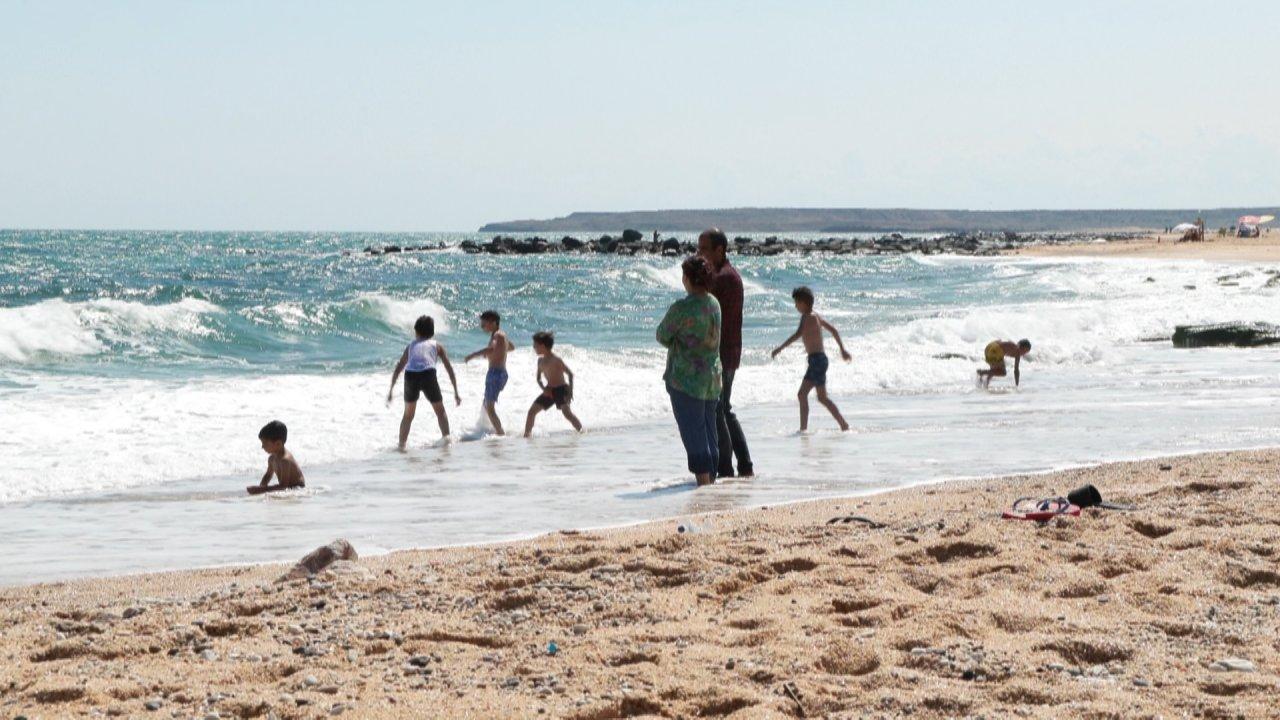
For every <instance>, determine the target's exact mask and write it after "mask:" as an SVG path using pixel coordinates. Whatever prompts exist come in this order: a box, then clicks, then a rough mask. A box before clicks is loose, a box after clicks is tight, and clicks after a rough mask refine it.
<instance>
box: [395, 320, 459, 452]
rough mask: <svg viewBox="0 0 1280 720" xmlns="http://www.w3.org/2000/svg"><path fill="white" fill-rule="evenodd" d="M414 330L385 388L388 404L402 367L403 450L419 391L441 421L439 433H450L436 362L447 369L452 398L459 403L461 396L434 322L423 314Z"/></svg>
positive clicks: (401, 420) (416, 406)
mask: <svg viewBox="0 0 1280 720" xmlns="http://www.w3.org/2000/svg"><path fill="white" fill-rule="evenodd" d="M413 332H414V335H416V336H417V337H415V338H414V340H413V342H411V343H409V345H408V347H406V348H405V349H404V354H402V355H401V356H400V362H398V363H396V369H395V370H394V371H393V372H392V373H391V388H390V389H388V390H387V404H388V405H390V404H391V397H392V395H393V393H395V390H396V380H397V379H398V378H399V377H400V371H401V370H403V371H404V417H402V418H400V449H401V450H404V446H405V443H406V442H408V440H409V428H410V427H412V426H413V416H414V413H415V412H417V408H418V395H419V394H422V395H426V396H427V402H429V403H431V409H432V410H435V411H436V422H438V423H439V424H440V437H442V438H447V437H449V416H448V415H446V414H445V412H444V397H443V396H442V395H441V394H440V381H439V379H438V378H437V377H436V365H437V364H439V365H443V366H444V369H445V372H447V373H449V382H451V383H453V399H454V402H456V403H457V404H459V405H461V404H462V397H461V396H460V395H458V379H457V378H456V377H454V375H453V366H452V365H450V364H449V356H448V355H446V354H445V352H444V346H443V345H441V344H440V343H439V341H437V340H435V339H434V338H435V334H436V323H435V320H432V319H431V318H430V317H427V316H426V315H423V316H421V317H419V318H418V319H417V321H416V322H414V323H413Z"/></svg>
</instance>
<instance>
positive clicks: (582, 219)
mask: <svg viewBox="0 0 1280 720" xmlns="http://www.w3.org/2000/svg"><path fill="white" fill-rule="evenodd" d="M1277 208H1280V206H1269V207H1247V208H1215V209H1212V210H1194V209H1192V210H912V209H907V208H726V209H723V210H637V211H632V212H575V213H572V214H570V215H566V216H565V217H559V218H552V219H550V220H511V221H507V222H494V223H489V224H488V225H485V226H484V227H482V228H480V232H619V231H621V230H622V229H624V228H634V229H636V230H640V231H641V232H649V231H652V230H661V231H663V232H696V231H698V230H702V229H704V228H708V227H712V226H716V227H720V228H723V229H724V230H725V231H726V232H729V233H731V234H732V233H738V232H824V233H840V232H978V231H984V230H985V231H1002V230H1012V231H1014V232H1074V231H1081V230H1149V229H1155V228H1166V227H1172V226H1174V225H1177V224H1178V223H1184V222H1194V221H1195V219H1196V217H1197V216H1199V217H1203V218H1204V221H1205V225H1206V226H1207V227H1210V228H1216V227H1226V226H1229V225H1234V224H1235V222H1236V218H1238V217H1240V216H1241V215H1275V214H1280V213H1277Z"/></svg>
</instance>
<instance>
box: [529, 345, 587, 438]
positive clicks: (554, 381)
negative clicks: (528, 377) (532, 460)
mask: <svg viewBox="0 0 1280 720" xmlns="http://www.w3.org/2000/svg"><path fill="white" fill-rule="evenodd" d="M555 344H556V337H555V335H552V334H551V333H549V332H539V333H534V334H533V351H534V352H535V353H537V354H538V372H537V376H536V379H537V381H538V387H540V388H542V394H541V395H539V396H538V397H537V399H535V400H534V401H533V404H532V405H530V406H529V416H528V417H527V418H526V419H525V421H524V436H525V437H529V435H530V433H532V432H533V421H534V420H535V419H537V417H538V413H540V412H542V411H543V410H550V409H551V406H552V405H555V406H556V407H557V408H559V409H560V412H561V413H563V414H564V417H565V419H566V420H568V421H569V424H570V425H573V429H574V430H577V431H578V432H582V423H581V422H579V421H578V417H577V416H576V415H574V414H573V411H572V410H570V409H569V404H570V403H571V402H573V371H572V370H570V369H569V366H568V365H566V364H565V362H564V359H563V358H561V357H560V356H559V355H556V354H555V353H553V352H551V348H552V347H554V346H555ZM566 376H567V377H568V381H567V382H566V381H565V377H566ZM544 377H545V378H546V382H543V380H542V379H543V378H544Z"/></svg>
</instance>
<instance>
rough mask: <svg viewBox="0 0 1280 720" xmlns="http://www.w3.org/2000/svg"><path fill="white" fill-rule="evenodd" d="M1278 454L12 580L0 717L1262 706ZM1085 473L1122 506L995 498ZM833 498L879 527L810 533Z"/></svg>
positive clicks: (1272, 612) (4, 622)
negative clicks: (318, 566) (1028, 503)
mask: <svg viewBox="0 0 1280 720" xmlns="http://www.w3.org/2000/svg"><path fill="white" fill-rule="evenodd" d="M1277 469H1280V451H1252V452H1238V453H1218V454H1208V455H1198V456H1189V457H1184V458H1176V459H1170V460H1153V461H1144V462H1137V463H1121V464H1113V465H1105V466H1101V467H1097V468H1090V469H1081V470H1073V471H1067V472H1062V473H1055V474H1049V475H1039V476H1027V477H1014V478H1005V479H993V480H978V481H965V482H951V483H945V484H940V485H934V486H925V487H918V488H912V489H907V490H901V491H894V492H890V493H885V494H882V495H875V496H870V497H864V498H858V499H843V500H819V501H813V502H807V503H801V504H796V505H787V506H782V507H776V508H766V509H756V510H747V511H737V512H728V513H721V514H717V515H713V516H709V517H706V518H699V519H698V521H697V522H698V524H699V525H700V526H701V527H702V528H703V529H702V531H700V532H697V533H694V534H680V533H677V532H676V531H675V527H676V522H675V521H668V522H658V523H652V524H649V525H644V526H638V527H632V528H623V529H618V530H611V531H600V532H563V533H557V534H553V535H549V536H545V537H541V538H537V539H534V540H530V541H522V542H517V543H510V544H503V545H496V546H487V547H475V548H453V549H444V550H430V551H410V552H401V553H395V554H392V555H389V556H384V557H378V558H370V559H361V560H358V561H355V562H343V563H338V564H337V565H335V566H333V567H332V568H331V569H330V570H326V571H324V572H322V573H321V574H320V575H319V576H316V577H313V578H311V579H304V580H294V581H290V582H283V583H277V582H274V580H275V578H276V577H278V576H279V575H281V574H282V573H283V572H284V571H285V569H287V568H285V567H283V566H278V565H272V566H257V567H245V568H225V569H215V570H201V571H189V572H174V573H161V574H154V575H144V576H135V577H127V578H113V579H102V580H86V581H75V582H68V583H57V584H51V585H39V586H30V587H24V588H14V589H7V590H3V591H0V628H2V629H3V632H0V657H3V660H4V662H3V663H2V664H0V689H2V690H0V715H3V716H5V717H13V716H17V715H26V716H27V717H29V718H36V717H67V716H88V715H90V714H91V713H102V712H105V713H106V714H107V715H109V716H129V717H197V718H203V717H213V716H215V715H214V714H215V713H216V717H220V718H230V717H264V718H265V717H276V718H313V717H332V716H334V715H347V716H350V717H361V718H365V717H368V718H383V717H386V718H390V717H451V718H452V717H457V718H495V717H502V718H506V717H513V718H514V717H554V718H571V719H574V720H605V719H608V718H624V717H665V718H677V717H685V718H692V717H735V718H761V717H810V718H813V717H833V718H860V717H885V718H889V717H905V716H911V717H923V718H935V717H936V718H944V717H971V716H985V717H1045V718H1049V717H1085V718H1119V717H1125V718H1129V717H1188V716H1198V717H1210V718H1213V717H1220V718H1228V717H1247V718H1256V717H1275V716H1276V710H1275V708H1274V697H1275V696H1276V693H1277V691H1278V690H1280V675H1278V674H1277V673H1278V671H1280V573H1278V572H1277V570H1276V560H1277V557H1278V555H1277V553H1280V511H1277V510H1276V506H1275V504H1274V502H1273V494H1274V493H1273V488H1274V482H1275V481H1274V478H1275V474H1276V471H1277ZM1086 482H1091V483H1093V484H1095V485H1097V486H1098V487H1099V488H1100V489H1101V490H1102V492H1103V495H1104V496H1105V497H1107V499H1111V500H1118V501H1128V502H1134V503H1137V504H1138V506H1139V509H1138V510H1136V511H1134V512H1117V511H1108V510H1097V509H1090V510H1086V511H1085V513H1084V515H1083V516H1082V517H1079V518H1064V519H1059V520H1055V521H1052V522H1050V523H1047V524H1044V525H1039V524H1036V523H1028V522H1017V521H1001V520H999V519H997V518H996V517H995V514H996V511H997V510H998V509H999V507H1000V506H1001V505H1003V504H1005V503H1007V502H1008V501H1010V500H1012V499H1013V498H1014V497H1017V496H1020V495H1052V494H1060V493H1065V492H1066V491H1068V490H1070V489H1071V488H1073V487H1077V486H1079V485H1081V484H1084V483H1086ZM850 514H853V515H858V516H864V517H867V518H870V519H872V520H874V521H876V522H877V523H879V524H883V526H882V527H874V526H872V525H869V524H867V523H863V522H859V521H850V522H845V523H837V524H828V521H829V520H830V519H832V518H833V517H841V516H847V515H850ZM327 539H329V538H324V540H327ZM357 545H358V543H357ZM357 549H358V548H357ZM552 642H554V643H555V644H556V652H555V653H554V654H553V653H551V652H549V649H548V648H549V643H552ZM1231 659H1238V660H1240V661H1245V662H1244V663H1237V662H1235V661H1234V660H1233V661H1232V663H1234V664H1233V665H1232V666H1233V667H1236V668H1237V669H1236V670H1215V669H1213V668H1212V666H1213V664H1214V663H1216V662H1219V661H1224V660H1231ZM1250 667H1252V670H1251V671H1250Z"/></svg>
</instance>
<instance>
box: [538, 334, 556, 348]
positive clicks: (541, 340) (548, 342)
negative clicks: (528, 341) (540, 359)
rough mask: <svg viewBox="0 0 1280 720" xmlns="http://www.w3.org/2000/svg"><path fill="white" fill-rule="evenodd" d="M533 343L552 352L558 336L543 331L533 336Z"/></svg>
mask: <svg viewBox="0 0 1280 720" xmlns="http://www.w3.org/2000/svg"><path fill="white" fill-rule="evenodd" d="M533 341H534V342H535V343H537V344H539V345H541V346H542V347H544V348H546V349H548V350H550V349H551V348H553V347H555V345H556V336H555V335H554V334H552V333H549V332H547V331H546V330H543V331H542V332H536V333H534V334H533Z"/></svg>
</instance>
